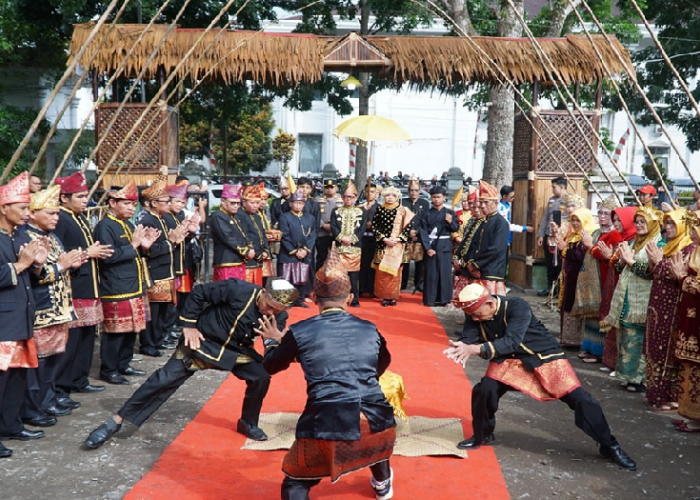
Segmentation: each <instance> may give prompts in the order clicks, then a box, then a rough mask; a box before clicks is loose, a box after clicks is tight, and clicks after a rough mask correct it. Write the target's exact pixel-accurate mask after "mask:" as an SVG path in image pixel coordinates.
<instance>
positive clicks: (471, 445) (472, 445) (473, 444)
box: [457, 434, 496, 450]
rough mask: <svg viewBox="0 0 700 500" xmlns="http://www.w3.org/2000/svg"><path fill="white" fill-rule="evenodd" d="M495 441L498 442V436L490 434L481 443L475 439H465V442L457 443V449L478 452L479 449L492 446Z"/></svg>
mask: <svg viewBox="0 0 700 500" xmlns="http://www.w3.org/2000/svg"><path fill="white" fill-rule="evenodd" d="M494 441H496V436H495V435H493V434H489V435H488V436H487V437H486V439H482V440H480V441H479V440H477V439H476V438H474V437H470V438H469V439H465V440H464V441H460V442H459V443H457V448H459V449H460V450H476V449H477V448H478V447H480V446H482V445H483V446H485V445H488V444H491V443H493V442H494Z"/></svg>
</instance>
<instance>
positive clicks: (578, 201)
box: [564, 192, 586, 207]
mask: <svg viewBox="0 0 700 500" xmlns="http://www.w3.org/2000/svg"><path fill="white" fill-rule="evenodd" d="M564 204H565V205H576V206H577V207H585V206H586V202H585V201H584V200H583V198H581V196H580V195H579V194H578V193H573V192H572V193H566V196H564Z"/></svg>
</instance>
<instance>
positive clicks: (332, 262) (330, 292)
mask: <svg viewBox="0 0 700 500" xmlns="http://www.w3.org/2000/svg"><path fill="white" fill-rule="evenodd" d="M351 289H352V287H351V285H350V277H349V276H348V273H347V271H346V270H345V267H344V266H343V265H342V263H341V262H340V257H339V256H338V251H337V250H336V248H335V242H333V245H332V246H331V249H330V251H329V252H328V257H327V258H326V262H324V263H323V266H322V267H321V269H319V270H318V271H317V272H316V279H314V292H315V293H316V296H317V297H320V298H329V297H339V296H341V295H346V294H348V293H350V290H351Z"/></svg>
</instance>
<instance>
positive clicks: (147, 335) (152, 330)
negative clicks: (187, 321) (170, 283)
mask: <svg viewBox="0 0 700 500" xmlns="http://www.w3.org/2000/svg"><path fill="white" fill-rule="evenodd" d="M148 304H149V307H150V308H151V321H149V322H148V323H146V329H145V330H142V331H141V333H140V334H139V342H140V344H141V345H140V347H141V349H144V348H151V349H157V348H158V347H157V346H159V345H160V344H161V343H162V342H163V336H164V335H165V332H166V331H169V330H166V328H168V322H169V321H170V319H171V314H170V311H171V308H172V307H174V306H173V304H172V303H171V302H149V303H148ZM170 326H171V327H172V324H171V325H170Z"/></svg>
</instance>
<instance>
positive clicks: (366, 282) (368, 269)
mask: <svg viewBox="0 0 700 500" xmlns="http://www.w3.org/2000/svg"><path fill="white" fill-rule="evenodd" d="M376 244H377V242H376V240H375V239H374V235H372V236H363V237H362V257H361V258H360V293H368V294H370V295H374V269H372V260H373V259H374V249H375V247H376Z"/></svg>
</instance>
